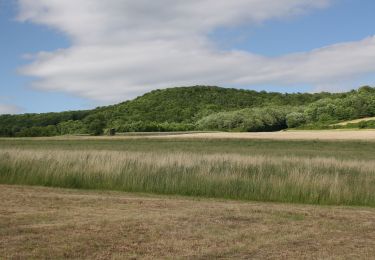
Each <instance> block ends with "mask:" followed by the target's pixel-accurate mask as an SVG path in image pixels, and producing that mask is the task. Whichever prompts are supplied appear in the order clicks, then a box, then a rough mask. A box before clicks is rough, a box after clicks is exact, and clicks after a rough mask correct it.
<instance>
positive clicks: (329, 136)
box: [0, 129, 375, 141]
mask: <svg viewBox="0 0 375 260" xmlns="http://www.w3.org/2000/svg"><path fill="white" fill-rule="evenodd" d="M111 139H112V140H129V139H254V140H324V141H340V140H341V141H345V140H346V141H350V140H352V141H375V130H346V129H340V130H296V131H279V132H256V133H249V132H246V133H244V132H181V133H180V132H175V133H151V132H150V133H126V134H120V135H116V136H88V135H87V136H85V135H83V136H56V137H31V138H30V137H21V138H13V140H111ZM0 140H8V138H0Z"/></svg>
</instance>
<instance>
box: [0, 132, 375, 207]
mask: <svg viewBox="0 0 375 260" xmlns="http://www.w3.org/2000/svg"><path fill="white" fill-rule="evenodd" d="M374 158H375V145H374V143H373V142H365V141H354V140H351V141H322V140H320V141H318V140H306V141H301V140H299V141H297V140H294V141H290V140H289V141H286V140H283V141H282V140H256V139H254V140H252V139H216V138H213V139H208V138H205V139H204V138H203V139H202V138H201V139H199V138H198V139H193V138H185V139H184V138H181V137H178V138H158V137H156V138H104V137H101V138H87V137H85V138H82V139H80V138H66V139H64V138H41V139H1V140H0V183H3V184H26V185H39V186H51V187H64V188H80V189H97V190H118V191H126V192H147V193H155V194H174V195H185V196H195V197H210V198H225V199H237V200H251V201H270V202H291V203H309V204H322V205H357V206H375V188H374V187H375V161H374Z"/></svg>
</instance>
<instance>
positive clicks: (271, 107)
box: [0, 86, 375, 136]
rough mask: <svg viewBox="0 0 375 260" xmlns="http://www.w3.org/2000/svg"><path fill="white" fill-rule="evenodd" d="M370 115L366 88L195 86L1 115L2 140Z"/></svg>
mask: <svg viewBox="0 0 375 260" xmlns="http://www.w3.org/2000/svg"><path fill="white" fill-rule="evenodd" d="M369 116H375V88H371V87H367V86H366V87H361V88H360V89H358V90H353V91H350V92H346V93H338V94H337V93H336V94H332V93H326V92H324V93H316V94H309V93H295V94H281V93H273V92H271V93H270V92H265V91H261V92H257V91H251V90H239V89H228V88H219V87H210V86H194V87H180V88H169V89H164V90H154V91H151V92H149V93H147V94H145V95H143V96H141V97H138V98H136V99H134V100H130V101H126V102H123V103H120V104H117V105H112V106H106V107H99V108H96V109H93V110H87V111H67V112H61V113H44V114H23V115H1V116H0V136H51V135H65V134H102V133H104V132H106V131H107V130H108V129H111V128H114V129H115V130H116V131H117V132H134V131H185V130H225V131H273V130H280V129H285V128H287V127H313V128H314V127H315V128H319V127H320V128H321V127H326V126H328V125H329V124H331V123H335V122H339V121H340V120H348V119H356V118H361V117H369ZM367 124H368V125H367V126H371V124H372V122H371V121H370V122H369V123H367ZM367 126H365V127H367Z"/></svg>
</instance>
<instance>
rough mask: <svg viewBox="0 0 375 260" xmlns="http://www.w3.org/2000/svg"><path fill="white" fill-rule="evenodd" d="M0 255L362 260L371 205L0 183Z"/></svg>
mask: <svg viewBox="0 0 375 260" xmlns="http://www.w3.org/2000/svg"><path fill="white" fill-rule="evenodd" d="M0 200H1V204H0V258H7V259H21V258H22V259H24V258H27V259H46V258H47V259H61V258H74V259H123V258H146V259H155V258H156V259H172V258H193V259H197V258H198V259H207V258H225V259H228V258H237V259H249V258H251V259H296V258H298V259H301V258H303V259H333V258H334V259H369V258H371V257H373V256H374V255H375V209H370V208H350V207H321V206H304V205H291V204H272V203H245V202H233V201H219V200H206V199H205V200H195V199H188V198H184V197H165V196H149V195H134V194H126V193H116V192H88V191H77V190H66V189H52V188H40V187H22V186H6V185H1V186H0Z"/></svg>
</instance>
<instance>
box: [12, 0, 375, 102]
mask: <svg viewBox="0 0 375 260" xmlns="http://www.w3.org/2000/svg"><path fill="white" fill-rule="evenodd" d="M331 2H332V0H278V1H273V0H233V1H227V0H190V1H179V0H178V1H176V0H158V1H149V0H137V1H133V0H108V1H102V0H81V1H74V0H66V1H60V0H19V6H20V13H19V17H18V19H19V20H20V21H31V22H33V23H38V24H43V25H47V26H49V27H52V28H55V29H57V30H59V31H61V32H63V33H65V34H66V35H67V36H68V37H69V38H70V39H71V41H72V46H71V47H70V48H68V49H61V50H56V51H54V52H41V53H39V54H37V55H36V56H35V58H34V61H33V63H31V64H30V65H28V66H26V67H24V68H22V69H21V73H23V74H25V75H29V76H34V77H37V80H36V81H35V82H34V83H33V85H34V87H36V88H38V89H44V90H58V91H65V92H69V93H73V94H76V95H79V96H83V97H87V98H90V99H94V100H100V101H104V102H114V101H120V100H124V99H127V98H131V97H134V96H136V95H139V94H141V93H144V92H146V91H149V90H151V89H155V88H165V87H170V86H181V85H195V84H207V85H208V84H214V85H222V86H239V87H240V86H251V85H261V84H273V85H283V86H288V85H295V84H304V85H306V84H309V85H313V86H316V87H320V88H321V86H325V85H329V84H337V83H338V82H342V81H344V80H353V79H355V78H357V77H360V76H361V75H364V74H367V73H373V72H375V37H369V38H366V39H363V40H362V41H358V42H350V43H342V44H337V45H332V46H328V47H326V48H322V49H316V50H312V51H310V52H305V53H296V54H290V55H286V56H281V57H275V58H268V57H264V56H261V55H257V54H255V53H250V52H245V51H235V50H233V51H222V50H220V49H218V48H217V46H215V44H214V43H213V42H212V41H210V39H209V37H208V35H209V33H210V32H212V31H213V30H215V29H218V28H222V27H236V26H240V25H242V24H254V25H255V24H258V23H261V22H264V21H267V20H270V19H283V18H286V17H290V16H295V15H303V14H304V13H306V12H309V11H310V10H314V9H317V8H326V7H328V6H329V5H330V4H331ZM254 40H256V39H254Z"/></svg>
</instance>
